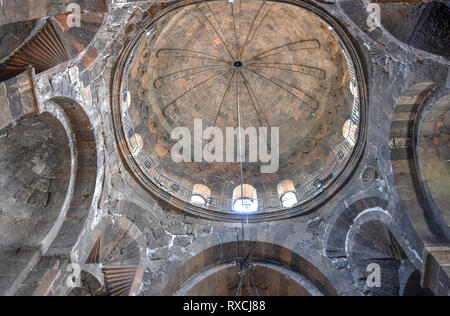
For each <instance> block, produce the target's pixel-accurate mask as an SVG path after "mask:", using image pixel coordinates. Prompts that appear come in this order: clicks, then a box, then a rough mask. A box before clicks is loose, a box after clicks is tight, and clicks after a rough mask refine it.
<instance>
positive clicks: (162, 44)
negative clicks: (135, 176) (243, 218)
mask: <svg viewBox="0 0 450 316" xmlns="http://www.w3.org/2000/svg"><path fill="white" fill-rule="evenodd" d="M133 49H134V50H133V51H131V52H132V53H131V54H130V56H129V59H128V60H127V67H125V69H124V73H123V77H122V85H121V90H120V91H121V120H122V123H121V124H122V127H123V131H124V134H125V137H126V138H127V146H128V147H129V148H130V152H131V153H133V159H134V160H135V161H136V163H137V165H138V166H139V168H141V170H142V171H143V172H144V173H145V174H146V176H147V178H148V179H150V181H152V182H155V181H156V183H157V184H158V185H160V186H161V187H164V188H165V189H167V190H169V191H176V192H175V193H180V192H184V191H186V192H187V193H180V194H179V195H180V196H182V197H184V198H185V199H186V200H188V201H189V191H190V190H192V188H193V186H194V185H195V184H203V185H206V186H207V187H208V188H209V189H210V190H211V195H212V196H213V197H212V198H211V199H212V200H214V199H215V200H216V207H215V208H217V209H221V210H224V209H227V208H228V206H227V205H229V203H227V201H228V200H229V199H232V193H233V189H234V188H236V186H238V185H240V183H241V179H240V164H239V163H237V162H235V163H222V162H214V163H207V162H202V163H195V162H183V163H176V162H174V161H173V159H172V158H171V150H172V147H173V146H174V144H175V143H176V142H177V141H178V139H177V140H173V139H172V138H171V134H172V132H173V131H174V129H175V128H178V127H187V128H188V129H189V130H190V131H191V133H192V135H194V121H195V120H198V119H201V120H202V127H203V129H206V128H207V127H218V128H220V129H221V130H222V131H223V135H226V128H228V127H237V126H239V124H240V126H242V127H243V128H248V127H255V128H256V129H257V130H258V129H259V128H260V127H268V128H269V139H270V128H273V127H279V135H280V138H279V151H280V157H279V168H278V171H277V172H276V173H261V165H267V163H266V164H264V163H259V162H258V163H249V162H248V161H249V159H248V156H247V159H246V162H245V163H244V164H243V175H244V181H245V183H247V184H251V185H252V186H254V187H255V188H256V190H257V192H258V198H261V199H267V200H270V199H273V201H276V202H273V201H272V202H271V203H272V204H273V203H275V204H274V206H273V207H274V208H277V207H278V206H280V205H279V204H280V203H279V196H278V192H277V185H278V184H279V183H280V182H282V181H284V180H291V181H292V182H293V183H294V185H295V189H296V190H297V195H298V198H299V202H301V201H306V200H307V199H309V198H312V197H313V196H314V195H315V194H316V193H317V192H316V191H317V190H318V189H320V188H321V187H325V186H327V185H328V184H329V183H331V182H332V181H333V179H334V178H335V177H337V176H338V175H339V174H340V173H341V172H342V170H343V169H344V168H345V166H346V165H347V162H348V161H349V158H350V157H351V155H352V152H353V149H354V147H355V145H356V143H357V138H358V132H357V130H358V126H359V123H360V104H359V100H360V96H359V90H358V82H357V79H356V77H357V76H356V74H355V72H356V71H355V68H354V64H353V62H352V59H351V58H350V55H349V53H348V51H347V49H346V47H345V45H344V44H343V43H342V41H341V40H340V38H339V36H338V35H337V34H336V31H335V29H334V28H333V27H331V26H330V25H329V24H328V23H326V22H325V20H323V19H322V18H320V17H318V16H317V15H316V14H314V13H312V12H310V11H308V10H306V9H305V8H302V7H300V6H295V5H291V4H285V3H278V2H269V1H264V2H262V1H235V2H234V3H228V2H200V3H195V4H190V5H185V6H179V7H177V8H175V9H172V10H167V13H166V14H164V15H162V16H161V17H160V18H159V19H158V20H157V21H155V23H154V24H152V27H150V28H149V29H148V31H147V32H146V33H145V34H144V35H143V36H142V37H141V38H140V40H139V42H136V45H135V47H134V48H133ZM238 107H239V111H238ZM238 118H239V119H238ZM224 141H225V140H224ZM247 141H248V140H247ZM207 143H208V141H207V140H205V141H204V144H203V145H206V144H207ZM236 143H237V142H236V141H235V144H236ZM259 145H261V144H259ZM224 146H225V145H224ZM267 146H268V149H269V152H270V144H268V145H267ZM192 147H194V141H193V142H192ZM235 147H237V146H235ZM247 149H248V148H247ZM224 151H225V147H224ZM235 152H237V149H236V150H235ZM192 153H194V150H192ZM192 155H193V154H192ZM192 161H194V160H193V159H192ZM158 179H159V180H158ZM173 188H176V190H173ZM173 193H174V192H171V194H173ZM218 200H220V201H221V202H220V203H219V202H217V201H218ZM277 203H278V205H277ZM210 204H211V205H212V204H213V203H210Z"/></svg>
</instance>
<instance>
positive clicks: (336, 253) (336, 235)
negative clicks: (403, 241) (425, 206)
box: [325, 197, 388, 259]
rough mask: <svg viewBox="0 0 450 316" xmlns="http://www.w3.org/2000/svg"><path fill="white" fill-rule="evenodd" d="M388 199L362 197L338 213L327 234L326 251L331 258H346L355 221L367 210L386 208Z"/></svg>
mask: <svg viewBox="0 0 450 316" xmlns="http://www.w3.org/2000/svg"><path fill="white" fill-rule="evenodd" d="M387 206H388V201H386V200H384V199H382V198H379V197H367V198H363V199H360V200H358V201H356V202H354V203H353V204H351V205H350V206H349V207H347V208H345V209H344V210H343V211H342V212H340V213H338V214H337V215H336V216H335V218H334V220H333V222H332V224H331V225H330V229H329V230H328V232H327V234H326V238H325V240H326V242H325V253H326V255H327V256H328V257H329V258H332V259H336V258H346V257H347V251H346V243H347V238H348V232H349V231H350V229H351V227H352V225H353V224H354V223H355V221H356V219H357V218H358V216H360V214H361V213H363V212H364V211H366V210H370V209H380V210H386V209H387Z"/></svg>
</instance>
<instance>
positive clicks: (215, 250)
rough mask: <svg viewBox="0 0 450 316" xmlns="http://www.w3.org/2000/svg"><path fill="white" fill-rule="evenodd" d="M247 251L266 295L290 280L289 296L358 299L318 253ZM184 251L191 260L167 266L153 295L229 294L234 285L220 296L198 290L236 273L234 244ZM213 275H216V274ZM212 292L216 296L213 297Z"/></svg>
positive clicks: (256, 246)
mask: <svg viewBox="0 0 450 316" xmlns="http://www.w3.org/2000/svg"><path fill="white" fill-rule="evenodd" d="M222 237H224V236H222ZM202 242H205V243H206V244H211V241H209V242H208V241H206V240H204V241H202ZM196 246H197V247H198V245H193V246H192V247H193V249H192V250H193V251H194V249H198V248H196ZM192 247H191V248H192ZM247 247H248V249H251V250H250V252H251V255H252V258H253V261H254V262H255V264H256V265H257V268H256V272H257V273H258V275H259V276H260V277H261V278H260V279H256V278H255V283H256V284H257V286H258V284H259V286H260V287H261V290H262V291H266V292H268V291H269V289H267V288H266V287H268V286H273V289H271V290H270V291H272V292H273V293H275V294H280V293H283V289H280V288H278V287H279V286H280V285H279V284H280V282H281V280H283V279H284V280H286V279H285V278H286V277H287V276H289V279H290V280H289V282H292V283H291V285H292V288H291V290H292V293H296V294H305V295H321V294H323V295H325V296H339V295H358V293H357V292H356V291H355V288H354V286H353V284H351V282H348V281H347V280H346V279H345V277H343V276H342V275H341V274H340V272H339V271H337V270H336V269H335V267H334V266H333V265H332V264H331V263H329V262H327V261H326V260H323V259H324V258H322V257H321V256H320V254H319V253H312V252H311V250H307V249H304V248H303V247H302V246H300V245H297V246H296V247H294V248H295V249H296V250H293V249H288V248H285V247H283V246H280V245H277V244H275V243H272V242H259V241H247ZM187 250H188V253H189V254H190V256H188V257H186V260H185V261H181V262H180V260H182V259H183V258H178V260H176V261H175V262H173V263H171V264H170V265H169V266H168V268H167V274H166V275H165V276H164V280H165V282H164V285H161V284H159V285H157V284H155V287H156V288H158V287H159V286H161V290H160V291H159V293H155V294H158V295H176V294H178V295H181V294H188V293H192V294H195V293H197V294H200V295H215V294H217V295H220V294H222V293H226V294H230V293H231V292H232V290H233V284H230V285H231V286H230V288H228V287H227V288H222V289H221V288H220V286H219V285H218V286H219V288H218V291H219V293H218V292H217V290H213V287H212V288H211V289H210V291H211V292H209V293H208V291H206V290H205V289H199V287H201V286H202V283H203V284H207V283H204V282H214V281H213V279H214V278H213V277H210V278H208V275H215V277H218V276H220V275H221V273H232V272H233V271H234V272H235V270H234V269H235V268H234V267H233V265H234V264H235V260H236V258H237V256H238V254H237V246H236V242H232V241H227V242H223V243H218V244H216V245H214V246H211V247H209V248H207V249H205V250H203V251H200V252H199V253H198V254H196V255H194V256H192V252H190V251H189V248H188V249H187ZM258 266H259V268H258ZM221 270H222V271H221ZM263 271H266V272H267V271H269V272H270V274H269V275H264V274H261V273H262V272H263ZM216 272H219V274H217V273H216ZM222 276H223V275H222ZM269 276H270V277H272V278H274V279H273V281H274V282H275V283H274V284H271V283H269V279H268V278H266V277H269ZM231 280H232V279H230V281H231ZM277 282H278V283H277ZM150 286H152V284H151V285H150ZM154 290H155V289H153V291H154ZM194 291H196V292H194ZM214 291H216V292H215V293H213V292H214ZM288 291H289V289H288ZM283 294H284V293H283Z"/></svg>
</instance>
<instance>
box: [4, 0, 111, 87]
mask: <svg viewBox="0 0 450 316" xmlns="http://www.w3.org/2000/svg"><path fill="white" fill-rule="evenodd" d="M19 2H24V1H22V0H19ZM28 4H29V2H28V1H25V3H23V6H24V7H25V8H27V7H28V6H29V5H28ZM17 5H18V4H17V3H14V6H17ZM48 5H49V6H48V8H50V11H51V12H49V13H52V14H44V12H43V11H45V10H46V9H48V8H43V11H39V14H33V12H32V11H33V10H31V11H30V12H29V13H30V14H31V16H30V17H29V18H30V19H28V18H27V17H24V20H23V21H13V22H11V23H9V24H3V23H1V19H0V35H1V34H5V35H7V34H8V33H11V31H12V32H13V33H17V35H18V36H13V38H14V40H13V41H8V43H7V45H4V46H2V47H4V48H3V50H2V51H0V81H4V80H7V79H10V78H13V77H14V76H16V75H17V74H19V73H21V72H23V71H24V70H25V69H26V68H27V67H29V66H32V67H33V68H34V69H35V71H36V73H40V72H43V71H47V70H49V69H53V68H54V67H56V66H58V65H60V64H65V63H67V62H69V61H71V62H72V63H75V62H78V61H81V62H80V68H82V69H86V68H88V67H89V66H90V65H91V64H92V63H93V61H94V60H95V59H96V58H97V57H98V55H99V53H98V52H97V50H96V49H95V48H94V47H93V46H92V43H93V41H94V39H95V37H96V36H97V33H98V31H99V30H100V28H101V27H102V25H103V23H104V21H105V18H106V13H107V12H108V4H107V3H106V1H105V0H94V1H90V0H79V1H78V2H76V1H73V2H70V5H71V6H74V7H76V6H79V9H80V11H79V12H76V10H75V9H73V10H75V11H70V10H69V9H70V7H68V5H69V3H65V4H60V5H59V8H58V9H56V10H51V8H54V7H55V5H54V4H48ZM38 6H39V5H38ZM5 7H6V8H5V10H8V8H7V7H8V5H5ZM21 9H23V8H21ZM68 10H69V12H67V11H68ZM11 11H12V10H11ZM19 11H20V10H19ZM35 13H36V12H35ZM10 15H11V16H15V15H20V12H17V10H15V11H12V12H11V13H10ZM36 15H37V16H36ZM0 17H1V14H0ZM78 17H79V18H78ZM13 20H14V19H13ZM19 20H20V19H19ZM66 66H67V65H66Z"/></svg>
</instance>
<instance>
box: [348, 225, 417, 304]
mask: <svg viewBox="0 0 450 316" xmlns="http://www.w3.org/2000/svg"><path fill="white" fill-rule="evenodd" d="M346 248H347V256H348V266H349V268H350V270H351V271H352V274H353V279H354V280H355V282H357V284H358V286H359V288H360V289H361V291H362V293H363V294H364V295H367V296H399V295H400V285H401V277H402V276H401V267H402V265H409V263H408V261H407V256H406V254H405V253H404V252H403V250H402V248H401V247H400V245H399V244H398V242H397V240H396V239H395V237H394V236H393V235H392V233H391V232H390V230H389V229H388V227H387V225H386V224H385V223H384V222H383V221H380V220H378V219H372V218H370V219H368V220H366V219H360V220H358V221H357V222H356V223H355V226H354V227H352V229H351V230H350V231H349V234H348V239H347V247H346ZM373 265H376V268H374V267H373ZM377 269H379V270H377ZM372 272H375V273H378V272H379V282H380V283H379V284H378V285H375V286H374V285H370V284H369V282H368V280H369V279H371V278H370V274H371V273H372ZM372 281H374V282H376V278H375V279H373V280H372Z"/></svg>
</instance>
